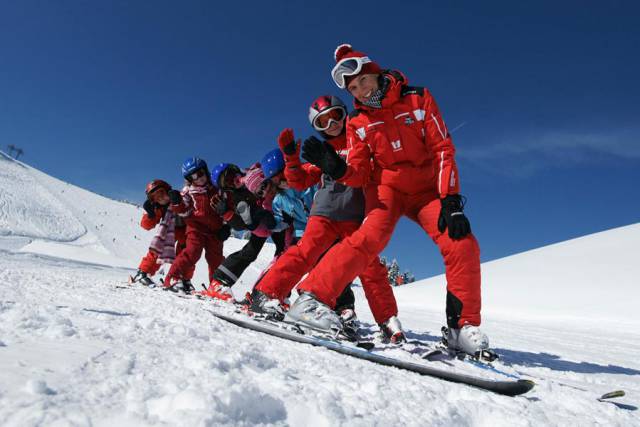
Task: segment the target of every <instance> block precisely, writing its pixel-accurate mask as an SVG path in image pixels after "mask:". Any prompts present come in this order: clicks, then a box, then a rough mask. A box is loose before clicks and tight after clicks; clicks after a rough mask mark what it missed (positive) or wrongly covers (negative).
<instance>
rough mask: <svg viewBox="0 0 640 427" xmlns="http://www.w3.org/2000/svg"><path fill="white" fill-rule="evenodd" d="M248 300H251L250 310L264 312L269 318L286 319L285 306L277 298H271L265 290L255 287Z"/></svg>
mask: <svg viewBox="0 0 640 427" xmlns="http://www.w3.org/2000/svg"><path fill="white" fill-rule="evenodd" d="M247 300H248V301H250V305H249V310H250V311H252V312H254V313H258V314H263V315H265V316H266V317H267V319H273V320H277V321H281V320H283V319H284V314H285V312H284V308H283V307H282V304H281V303H280V300H278V299H277V298H270V297H269V296H268V295H267V294H265V293H264V292H261V291H259V290H257V289H254V290H253V292H251V295H250V298H247Z"/></svg>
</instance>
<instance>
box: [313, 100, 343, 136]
mask: <svg viewBox="0 0 640 427" xmlns="http://www.w3.org/2000/svg"><path fill="white" fill-rule="evenodd" d="M346 115H347V112H346V111H345V109H344V107H342V106H341V105H336V106H335V107H331V108H327V109H326V110H324V111H323V112H322V113H318V115H317V116H316V117H315V119H313V128H314V129H315V130H317V131H319V132H323V131H325V130H327V129H329V128H330V127H331V125H332V124H334V123H342V121H343V120H344V118H345V116H346ZM324 116H335V117H329V120H328V121H327V123H326V124H325V125H324V126H322V124H320V120H318V119H322V118H323V117H324Z"/></svg>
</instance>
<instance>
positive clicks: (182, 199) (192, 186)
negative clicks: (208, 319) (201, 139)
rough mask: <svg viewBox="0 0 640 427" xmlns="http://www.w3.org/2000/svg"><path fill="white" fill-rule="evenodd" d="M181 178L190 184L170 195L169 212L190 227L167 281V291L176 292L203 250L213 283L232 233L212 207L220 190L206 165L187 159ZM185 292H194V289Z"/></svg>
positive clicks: (194, 158)
mask: <svg viewBox="0 0 640 427" xmlns="http://www.w3.org/2000/svg"><path fill="white" fill-rule="evenodd" d="M182 176H183V177H184V178H185V179H186V180H187V182H188V185H187V186H185V187H184V189H183V190H182V193H180V192H178V191H175V190H171V191H169V193H168V195H169V199H170V201H171V206H170V207H169V209H170V210H171V211H172V212H173V213H175V214H177V215H178V217H181V218H183V219H184V221H185V223H186V225H187V239H186V240H187V244H186V248H185V249H184V250H183V251H182V252H180V255H179V256H178V257H177V258H176V260H175V261H174V263H173V265H172V266H171V269H170V270H169V272H168V273H167V277H166V278H165V283H164V286H165V288H166V289H169V290H173V291H178V290H180V288H181V281H183V279H184V278H185V277H186V275H187V274H188V272H189V269H191V268H194V267H195V265H196V263H197V262H198V260H199V259H200V256H201V255H202V251H203V250H204V253H205V255H204V256H205V258H206V260H207V264H208V267H209V281H211V279H212V276H213V272H214V271H215V270H216V268H218V266H219V265H220V263H221V262H222V261H223V260H224V256H223V255H222V242H223V241H225V240H226V239H227V238H228V237H229V235H230V234H231V230H230V228H229V226H227V225H224V224H223V220H222V218H221V217H220V215H218V214H217V213H216V211H215V209H214V208H213V207H212V206H211V199H212V198H214V196H217V195H218V193H219V190H218V189H217V188H216V187H215V186H214V185H213V184H212V183H211V178H210V176H209V168H208V167H207V163H206V162H205V161H204V160H202V159H200V158H198V157H192V158H189V159H187V160H185V162H184V163H183V164H182ZM183 283H184V282H182V284H183ZM182 290H183V291H184V292H185V293H191V292H192V291H193V288H192V287H190V288H186V289H182Z"/></svg>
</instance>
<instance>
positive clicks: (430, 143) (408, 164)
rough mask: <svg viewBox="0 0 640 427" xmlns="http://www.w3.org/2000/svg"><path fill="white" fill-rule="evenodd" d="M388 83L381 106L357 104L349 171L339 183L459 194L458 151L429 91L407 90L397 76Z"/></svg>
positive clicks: (350, 134)
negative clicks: (382, 185) (455, 155)
mask: <svg viewBox="0 0 640 427" xmlns="http://www.w3.org/2000/svg"><path fill="white" fill-rule="evenodd" d="M384 76H385V77H386V78H387V79H389V85H388V89H387V92H386V94H385V97H384V98H383V100H382V108H379V109H377V108H372V107H368V106H366V105H363V104H360V103H359V102H357V101H356V102H355V107H356V110H354V111H353V112H351V114H350V115H349V119H348V121H347V143H348V150H349V152H348V155H347V164H348V167H347V171H346V173H345V175H344V176H343V177H342V178H341V179H340V181H342V182H344V183H345V184H347V185H350V186H353V187H362V186H364V185H366V184H367V183H368V182H370V181H371V182H373V183H376V184H384V185H388V186H390V187H392V188H394V189H396V190H398V191H401V192H403V193H407V194H415V193H420V192H424V191H434V192H436V191H437V194H438V195H439V196H440V197H445V196H446V195H447V194H456V193H458V192H459V180H458V170H457V166H456V163H455V160H454V154H455V148H454V146H453V143H452V141H451V135H449V132H448V130H447V127H446V125H445V123H444V120H442V116H441V115H440V111H439V109H438V106H437V105H436V102H435V100H434V99H433V97H432V96H431V94H430V93H429V91H428V90H427V89H426V88H423V87H416V86H407V83H408V81H407V79H406V77H404V75H402V74H401V73H399V72H395V71H387V72H385V73H384Z"/></svg>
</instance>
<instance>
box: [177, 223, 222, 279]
mask: <svg viewBox="0 0 640 427" xmlns="http://www.w3.org/2000/svg"><path fill="white" fill-rule="evenodd" d="M203 250H204V257H205V259H206V260H207V265H208V267H209V281H211V278H212V277H213V272H214V271H216V268H218V266H219V265H220V264H221V263H222V261H224V256H223V255H222V242H221V241H220V240H218V239H216V238H215V236H214V235H213V234H204V233H201V232H199V231H197V230H190V229H187V245H186V247H185V248H184V249H183V250H182V251H181V252H180V255H178V256H176V259H175V261H173V264H172V265H171V268H170V269H169V272H168V273H167V277H166V278H165V283H167V284H169V283H172V282H171V280H175V279H190V278H191V277H192V276H193V271H194V269H195V267H196V263H197V262H198V260H199V259H200V256H201V255H202V251H203Z"/></svg>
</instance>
